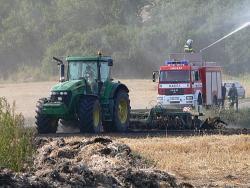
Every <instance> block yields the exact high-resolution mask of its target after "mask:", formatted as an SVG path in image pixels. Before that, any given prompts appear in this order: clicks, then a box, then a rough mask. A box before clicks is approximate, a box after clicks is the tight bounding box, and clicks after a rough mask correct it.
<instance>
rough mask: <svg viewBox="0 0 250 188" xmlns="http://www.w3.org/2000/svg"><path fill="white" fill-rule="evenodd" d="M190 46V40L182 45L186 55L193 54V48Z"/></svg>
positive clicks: (191, 42) (191, 41)
mask: <svg viewBox="0 0 250 188" xmlns="http://www.w3.org/2000/svg"><path fill="white" fill-rule="evenodd" d="M192 44H193V40H192V39H188V40H187V42H186V44H185V45H184V52H186V53H192V52H194V50H193V48H192Z"/></svg>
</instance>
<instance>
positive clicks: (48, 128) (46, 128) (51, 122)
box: [35, 98, 58, 134]
mask: <svg viewBox="0 0 250 188" xmlns="http://www.w3.org/2000/svg"><path fill="white" fill-rule="evenodd" d="M45 101H46V99H44V98H43V99H39V100H38V102H37V106H36V107H37V109H36V117H35V118H36V125H37V132H38V133H39V134H48V133H56V131H57V127H58V119H57V118H51V117H48V116H47V115H45V114H42V107H43V105H44V103H45Z"/></svg>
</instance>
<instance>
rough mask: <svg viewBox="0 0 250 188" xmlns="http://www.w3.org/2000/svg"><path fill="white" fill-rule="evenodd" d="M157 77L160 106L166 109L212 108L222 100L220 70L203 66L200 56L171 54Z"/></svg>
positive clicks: (210, 65) (213, 64)
mask: <svg viewBox="0 0 250 188" xmlns="http://www.w3.org/2000/svg"><path fill="white" fill-rule="evenodd" d="M158 73H159V82H158V96H157V102H158V103H159V104H161V105H163V106H171V105H172V106H178V107H196V106H198V105H203V106H211V105H217V104H219V102H220V101H221V99H222V96H221V86H222V75H221V67H220V66H218V65H216V63H212V62H203V60H202V56H201V54H200V53H175V54H170V59H169V60H167V61H166V62H165V64H164V65H163V66H161V67H160V70H159V71H158ZM155 76H156V74H155V72H154V73H153V81H155Z"/></svg>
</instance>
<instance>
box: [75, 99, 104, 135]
mask: <svg viewBox="0 0 250 188" xmlns="http://www.w3.org/2000/svg"><path fill="white" fill-rule="evenodd" d="M78 117H79V129H80V132H81V133H100V132H101V130H102V116H101V105H100V102H99V100H98V99H97V98H96V97H93V96H85V97H83V98H82V99H81V100H80V106H79V110H78Z"/></svg>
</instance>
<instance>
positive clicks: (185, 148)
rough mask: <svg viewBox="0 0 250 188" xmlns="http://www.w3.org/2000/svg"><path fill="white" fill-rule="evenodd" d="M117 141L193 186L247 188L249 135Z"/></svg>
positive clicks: (249, 160) (249, 154) (248, 183)
mask: <svg viewBox="0 0 250 188" xmlns="http://www.w3.org/2000/svg"><path fill="white" fill-rule="evenodd" d="M119 140H120V141H122V142H124V143H126V144H128V145H129V146H130V147H131V149H132V150H134V151H136V152H138V153H140V154H141V155H142V156H144V157H145V158H147V159H149V160H152V161H154V162H155V165H156V167H157V168H159V169H161V170H166V171H167V172H171V173H173V174H175V175H176V176H177V177H178V178H181V179H182V180H184V181H190V182H191V183H192V184H194V185H197V186H201V185H204V186H208V185H209V186H215V185H217V186H225V185H234V186H246V187H248V186H250V136H249V135H235V136H202V137H177V138H173V137H171V138H144V139H128V138H121V139H119Z"/></svg>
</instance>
